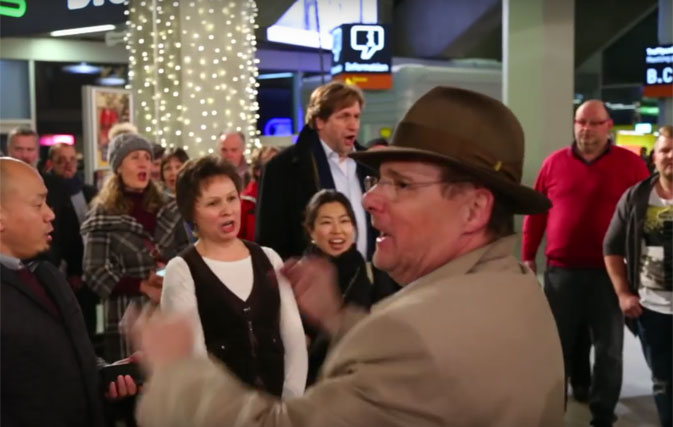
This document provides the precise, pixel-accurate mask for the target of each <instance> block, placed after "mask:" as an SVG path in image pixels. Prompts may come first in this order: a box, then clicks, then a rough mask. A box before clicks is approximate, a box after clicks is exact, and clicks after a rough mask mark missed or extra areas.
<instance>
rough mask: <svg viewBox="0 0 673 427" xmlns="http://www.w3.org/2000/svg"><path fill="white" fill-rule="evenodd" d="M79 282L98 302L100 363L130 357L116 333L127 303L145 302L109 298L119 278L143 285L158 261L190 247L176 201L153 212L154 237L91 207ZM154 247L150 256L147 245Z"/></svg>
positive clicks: (136, 224)
mask: <svg viewBox="0 0 673 427" xmlns="http://www.w3.org/2000/svg"><path fill="white" fill-rule="evenodd" d="M81 231H82V238H83V239H84V258H83V262H82V269H83V279H84V282H85V283H86V284H87V285H88V286H89V287H90V288H91V289H92V290H93V291H94V292H96V294H98V295H99V296H100V297H101V299H103V307H104V324H105V326H104V335H105V357H106V359H107V360H118V359H121V358H124V357H127V356H129V355H130V350H129V348H128V344H127V342H126V340H125V339H124V337H123V336H122V333H121V328H120V325H119V323H120V321H121V319H122V316H123V315H124V312H125V311H126V309H127V308H128V306H129V304H131V303H132V302H138V303H140V304H142V303H144V302H146V301H147V299H146V298H145V297H143V296H138V295H117V294H114V295H111V294H112V291H113V290H114V288H115V286H116V285H117V283H119V281H120V280H121V279H122V278H124V277H132V278H137V279H145V278H147V277H148V276H149V274H150V272H152V271H154V270H156V269H157V261H158V260H162V261H164V262H167V261H168V260H169V259H171V258H173V257H174V256H176V255H177V254H178V253H180V251H182V250H183V249H184V248H185V247H187V245H188V244H189V239H188V236H187V233H186V232H185V229H184V227H182V217H181V216H180V213H179V211H178V208H177V205H176V204H175V201H169V202H168V203H166V204H165V205H164V206H163V207H162V208H161V209H160V210H159V211H158V212H157V225H156V229H155V231H154V235H150V234H149V233H148V232H147V231H146V230H145V228H144V227H143V226H142V225H141V224H140V223H139V222H138V221H136V220H135V218H133V217H131V216H130V215H111V214H108V213H107V212H106V211H105V209H104V208H102V207H101V206H96V207H94V208H93V209H92V210H91V211H89V214H88V215H87V219H86V220H85V221H84V223H82V228H81ZM150 243H151V244H152V245H154V246H155V247H156V250H155V251H151V250H150V248H149V247H148V244H150Z"/></svg>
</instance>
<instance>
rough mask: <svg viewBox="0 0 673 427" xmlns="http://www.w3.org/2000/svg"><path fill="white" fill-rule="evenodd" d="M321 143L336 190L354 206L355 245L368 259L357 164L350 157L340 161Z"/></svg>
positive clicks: (336, 155) (335, 153)
mask: <svg viewBox="0 0 673 427" xmlns="http://www.w3.org/2000/svg"><path fill="white" fill-rule="evenodd" d="M320 143H321V144H322V148H323V149H324V150H325V155H326V156H327V163H328V164H329V169H330V172H331V173H332V179H333V180H334V186H335V187H336V190H337V191H338V192H340V193H343V195H345V196H346V198H347V199H348V201H350V202H351V205H352V206H353V212H354V213H355V222H356V224H355V225H356V228H357V231H358V233H357V239H356V242H355V243H356V246H357V249H358V252H360V254H362V257H363V258H364V259H367V215H366V214H365V208H364V207H363V206H362V188H361V187H360V180H359V179H358V174H357V163H355V160H353V159H351V158H350V157H346V158H345V159H340V158H339V154H338V153H337V152H336V151H334V150H332V148H331V147H330V146H329V145H327V144H325V142H323V140H320Z"/></svg>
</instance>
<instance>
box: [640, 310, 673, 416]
mask: <svg viewBox="0 0 673 427" xmlns="http://www.w3.org/2000/svg"><path fill="white" fill-rule="evenodd" d="M637 324H638V337H639V338H640V343H641V344H642V346H643V353H645V360H646V361H647V364H648V366H649V367H650V370H652V383H653V385H652V391H653V394H654V402H655V403H656V405H657V412H658V413H659V420H660V421H661V425H662V426H663V427H671V411H672V410H671V407H672V405H673V402H672V400H673V393H671V371H672V369H671V365H672V364H673V351H672V350H671V349H672V348H673V344H672V342H673V338H672V334H673V326H672V325H673V316H672V315H670V314H662V313H657V312H656V311H652V310H648V309H647V308H645V307H643V314H641V315H640V317H638V319H637Z"/></svg>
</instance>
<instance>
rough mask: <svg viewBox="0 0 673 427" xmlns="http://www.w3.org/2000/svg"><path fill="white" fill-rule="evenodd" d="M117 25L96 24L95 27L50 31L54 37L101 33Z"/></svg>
mask: <svg viewBox="0 0 673 427" xmlns="http://www.w3.org/2000/svg"><path fill="white" fill-rule="evenodd" d="M115 28H116V27H115V26H114V25H94V26H93V27H80V28H71V29H68V30H57V31H52V32H51V33H49V35H51V36H52V37H65V36H75V35H78V34H89V33H100V32H103V31H112V30H114V29H115Z"/></svg>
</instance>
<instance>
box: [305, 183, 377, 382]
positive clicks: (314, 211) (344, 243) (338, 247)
mask: <svg viewBox="0 0 673 427" xmlns="http://www.w3.org/2000/svg"><path fill="white" fill-rule="evenodd" d="M304 218H305V220H304V227H305V228H306V232H307V233H308V235H309V237H310V239H311V244H310V245H309V247H308V248H307V250H306V254H307V255H317V256H322V257H324V258H326V259H328V260H329V261H331V262H332V264H334V266H335V267H336V270H337V275H338V281H339V288H340V289H341V296H342V298H343V301H344V303H347V304H355V305H358V306H361V307H363V308H365V309H369V307H370V306H371V287H372V286H371V282H370V280H369V278H368V277H367V267H366V265H365V260H364V258H362V255H360V252H358V250H357V248H356V246H355V233H356V230H357V227H356V225H355V213H354V212H353V207H352V206H351V204H350V202H349V201H348V199H347V198H346V196H344V195H343V194H342V193H339V192H338V191H336V190H321V191H319V192H317V193H316V194H315V195H314V196H313V197H312V198H311V200H310V201H309V202H308V205H307V206H306V214H305V216H304ZM304 326H305V329H306V334H307V335H308V337H309V339H310V347H309V369H308V384H309V385H310V384H313V383H314V382H315V380H316V377H317V374H318V371H319V370H320V367H321V366H322V364H323V362H324V360H325V356H326V354H327V347H328V344H329V338H328V337H327V336H325V335H324V334H322V333H320V331H319V330H317V329H315V328H313V327H311V326H310V325H309V324H305V325H304Z"/></svg>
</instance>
